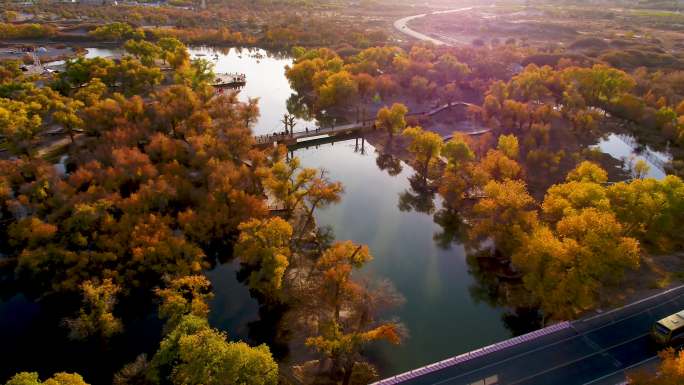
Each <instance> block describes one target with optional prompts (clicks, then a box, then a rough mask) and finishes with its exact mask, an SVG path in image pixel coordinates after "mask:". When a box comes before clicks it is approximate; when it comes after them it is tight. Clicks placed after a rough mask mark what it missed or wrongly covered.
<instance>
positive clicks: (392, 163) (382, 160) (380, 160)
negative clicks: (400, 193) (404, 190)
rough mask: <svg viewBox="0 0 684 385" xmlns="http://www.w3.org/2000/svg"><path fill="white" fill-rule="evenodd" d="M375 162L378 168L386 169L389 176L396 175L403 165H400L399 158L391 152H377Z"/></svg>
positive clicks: (399, 172) (402, 168)
mask: <svg viewBox="0 0 684 385" xmlns="http://www.w3.org/2000/svg"><path fill="white" fill-rule="evenodd" d="M375 164H377V165H378V168H380V169H381V170H382V171H387V174H389V175H390V176H397V175H399V174H401V172H402V171H403V170H404V167H403V166H402V165H401V160H399V158H397V157H396V156H394V155H392V154H383V153H378V157H377V158H376V159H375Z"/></svg>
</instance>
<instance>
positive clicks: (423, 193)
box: [398, 173, 435, 215]
mask: <svg viewBox="0 0 684 385" xmlns="http://www.w3.org/2000/svg"><path fill="white" fill-rule="evenodd" d="M409 184H410V185H411V188H410V189H407V190H405V191H404V192H403V193H401V194H399V205H398V206H399V210H401V211H404V212H406V211H416V212H419V213H424V214H428V215H432V214H433V213H434V212H435V189H434V188H433V187H431V186H430V185H429V184H428V183H426V182H425V178H424V177H423V176H422V175H420V174H418V173H416V174H414V175H412V176H411V177H409Z"/></svg>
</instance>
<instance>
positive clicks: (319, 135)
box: [254, 102, 490, 147]
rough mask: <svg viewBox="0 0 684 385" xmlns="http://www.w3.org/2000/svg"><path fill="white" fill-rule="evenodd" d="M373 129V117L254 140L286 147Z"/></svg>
mask: <svg viewBox="0 0 684 385" xmlns="http://www.w3.org/2000/svg"><path fill="white" fill-rule="evenodd" d="M457 106H462V107H470V106H474V104H472V103H466V102H453V103H447V104H444V105H441V106H438V107H435V108H434V109H432V110H429V111H423V112H414V113H410V114H407V116H433V115H436V114H438V113H440V112H442V111H444V110H447V109H449V108H452V107H457ZM374 129H375V119H367V120H363V121H359V122H356V123H350V124H343V125H339V126H334V125H333V126H331V127H316V126H315V127H312V128H306V129H305V130H304V131H298V132H287V133H286V132H281V133H273V134H266V135H256V136H254V139H255V140H256V145H257V146H258V147H268V146H274V145H279V144H284V145H286V146H287V147H292V146H296V145H297V144H298V143H303V142H309V141H321V140H323V141H330V140H333V141H334V140H335V139H336V138H342V137H343V138H348V137H350V136H353V135H361V134H362V133H363V132H364V131H369V130H374ZM489 131H490V130H489V129H480V130H476V131H468V132H464V134H466V135H473V136H474V135H481V134H484V133H486V132H489ZM449 139H451V136H448V137H446V138H445V140H449Z"/></svg>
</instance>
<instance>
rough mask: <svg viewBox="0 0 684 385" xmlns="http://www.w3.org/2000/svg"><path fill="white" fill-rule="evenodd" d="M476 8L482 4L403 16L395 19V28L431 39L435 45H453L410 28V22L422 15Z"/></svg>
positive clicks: (413, 36)
mask: <svg viewBox="0 0 684 385" xmlns="http://www.w3.org/2000/svg"><path fill="white" fill-rule="evenodd" d="M475 8H482V7H481V6H479V7H478V6H472V7H464V8H456V9H449V10H446V11H435V12H431V13H423V14H420V15H414V16H408V17H404V18H401V19H399V20H397V21H395V22H394V28H396V29H397V30H398V31H399V32H401V33H403V34H405V35H408V36H410V37H412V38H415V39H418V40H422V41H429V42H431V43H433V44H435V45H453V43H450V42H446V41H444V40H440V39H437V38H434V37H432V36H428V35H425V34H422V33H420V32H418V31H414V30H412V29H411V28H409V26H408V23H409V22H410V21H411V20H415V19H419V18H421V17H425V16H429V15H441V14H443V13H456V12H465V11H470V10H472V9H475Z"/></svg>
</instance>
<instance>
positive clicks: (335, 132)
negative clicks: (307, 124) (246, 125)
mask: <svg viewBox="0 0 684 385" xmlns="http://www.w3.org/2000/svg"><path fill="white" fill-rule="evenodd" d="M373 127H374V125H373V121H371V120H368V121H363V122H359V123H351V124H343V125H340V126H333V127H327V128H325V127H314V128H310V129H309V128H307V129H306V130H304V131H298V132H293V133H276V134H267V135H257V136H255V137H254V139H255V140H256V145H257V146H260V147H266V146H274V145H278V144H284V145H286V146H288V147H290V146H293V145H296V144H297V143H300V142H304V141H310V140H316V139H323V138H334V137H337V136H344V137H347V136H350V135H352V134H361V133H362V132H363V131H364V130H372V129H373Z"/></svg>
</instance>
